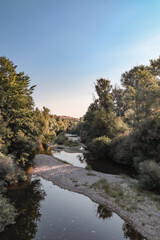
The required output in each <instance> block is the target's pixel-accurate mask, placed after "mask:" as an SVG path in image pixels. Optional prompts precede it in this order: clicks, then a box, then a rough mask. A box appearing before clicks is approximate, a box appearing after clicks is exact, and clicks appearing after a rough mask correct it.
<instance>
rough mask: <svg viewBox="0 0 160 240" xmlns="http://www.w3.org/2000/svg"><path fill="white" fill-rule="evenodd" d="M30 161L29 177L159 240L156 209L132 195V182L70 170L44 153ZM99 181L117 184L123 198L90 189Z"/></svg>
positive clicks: (146, 199) (147, 200)
mask: <svg viewBox="0 0 160 240" xmlns="http://www.w3.org/2000/svg"><path fill="white" fill-rule="evenodd" d="M34 162H35V168H34V169H33V171H32V174H34V175H37V176H40V177H43V178H45V179H47V180H49V181H52V182H53V183H54V184H56V185H58V186H59V187H61V188H64V189H68V190H70V191H73V192H77V193H81V194H84V195H86V196H88V197H89V198H91V199H92V200H93V201H95V202H97V203H99V204H102V205H104V206H106V207H109V208H110V209H111V210H112V211H114V212H115V213H117V214H118V215H119V216H120V217H122V218H123V219H124V220H125V221H127V222H128V223H130V224H131V225H132V226H133V227H134V229H135V230H137V231H138V232H139V233H141V234H142V235H143V236H144V237H145V238H146V239H148V240H160V224H159V220H160V210H159V209H158V207H157V205H156V202H154V201H153V200H152V199H151V198H150V197H149V196H146V195H145V196H143V195H141V194H139V193H137V192H136V190H135V188H134V186H135V184H136V180H133V179H131V178H129V177H125V178H124V177H122V176H115V175H111V174H105V173H100V172H96V171H89V170H86V169H83V168H78V167H74V166H71V165H69V164H65V163H62V162H59V161H57V160H56V159H55V158H54V157H51V156H48V155H44V154H43V155H42V154H39V155H37V156H36V157H35V159H34ZM101 179H106V180H107V181H108V183H109V184H110V185H111V186H112V185H114V184H118V186H120V187H121V188H122V189H123V192H124V195H123V196H121V195H119V199H117V198H116V199H115V196H111V195H108V194H106V192H105V191H104V190H103V189H102V188H100V187H96V188H95V187H93V184H94V183H96V182H98V181H99V180H101ZM159 204H160V203H159Z"/></svg>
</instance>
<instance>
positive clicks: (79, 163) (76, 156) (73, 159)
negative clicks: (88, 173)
mask: <svg viewBox="0 0 160 240" xmlns="http://www.w3.org/2000/svg"><path fill="white" fill-rule="evenodd" d="M53 156H54V157H57V158H59V159H61V160H63V161H66V162H67V163H69V164H72V165H73V166H76V167H82V168H85V167H86V166H87V163H86V161H84V160H83V153H68V152H65V151H63V150H62V151H54V152H53Z"/></svg>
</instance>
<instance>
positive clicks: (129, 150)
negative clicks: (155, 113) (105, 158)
mask: <svg viewBox="0 0 160 240" xmlns="http://www.w3.org/2000/svg"><path fill="white" fill-rule="evenodd" d="M110 148H111V149H110V154H111V157H112V159H113V160H115V161H117V162H119V163H123V164H127V165H132V166H134V167H135V168H138V165H139V163H140V162H143V161H145V160H146V159H155V161H156V162H160V151H159V148H160V117H155V118H150V119H147V120H146V121H143V122H142V123H141V124H140V125H139V129H137V130H134V131H133V132H131V133H130V132H128V133H126V134H124V135H121V136H119V137H117V138H116V139H114V140H113V141H112V144H111V145H110Z"/></svg>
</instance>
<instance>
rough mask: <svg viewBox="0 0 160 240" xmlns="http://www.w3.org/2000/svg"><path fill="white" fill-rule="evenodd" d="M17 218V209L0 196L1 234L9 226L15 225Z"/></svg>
mask: <svg viewBox="0 0 160 240" xmlns="http://www.w3.org/2000/svg"><path fill="white" fill-rule="evenodd" d="M16 216H17V212H16V209H15V207H14V206H13V205H11V204H10V203H9V201H8V200H7V199H6V198H5V197H4V196H3V195H2V194H0V232H2V231H4V229H5V227H6V226H7V225H9V224H13V223H14V220H15V217H16Z"/></svg>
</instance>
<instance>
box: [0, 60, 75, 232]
mask: <svg viewBox="0 0 160 240" xmlns="http://www.w3.org/2000/svg"><path fill="white" fill-rule="evenodd" d="M16 68H17V66H16V65H14V64H13V63H12V62H11V61H10V60H9V59H7V58H6V57H0V211H1V218H0V231H1V230H3V229H4V227H5V226H6V225H8V224H10V223H13V222H14V217H15V216H16V210H15V208H14V207H13V206H12V205H11V204H10V203H9V202H8V201H7V199H6V198H5V197H4V196H3V194H1V193H3V192H4V190H5V186H6V185H8V184H12V183H15V182H19V181H25V180H26V179H27V176H26V173H25V171H24V167H25V166H27V165H28V164H30V163H31V162H32V158H33V156H34V153H35V149H36V148H37V147H41V149H40V151H42V152H43V150H44V148H45V147H46V146H47V143H48V142H50V141H51V140H53V139H54V138H55V136H56V135H58V134H59V133H61V132H63V131H66V130H67V129H68V128H70V127H71V126H73V125H74V124H75V123H76V122H77V120H75V119H72V118H66V117H58V116H55V115H52V114H50V110H49V109H48V108H45V107H43V110H42V111H41V110H39V109H38V108H36V109H34V101H33V98H32V93H33V91H34V88H35V86H30V78H29V77H28V76H27V75H25V74H24V72H20V73H17V71H16Z"/></svg>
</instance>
